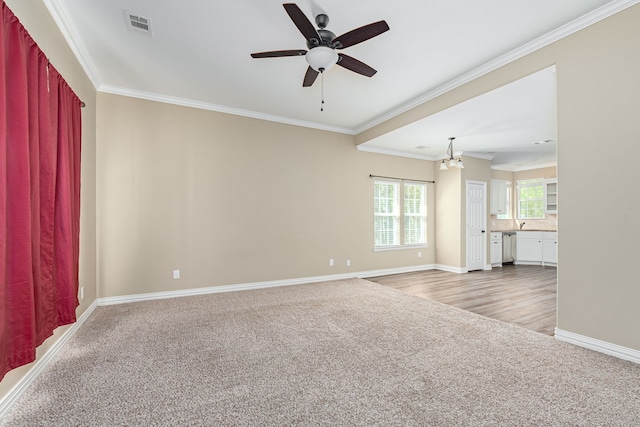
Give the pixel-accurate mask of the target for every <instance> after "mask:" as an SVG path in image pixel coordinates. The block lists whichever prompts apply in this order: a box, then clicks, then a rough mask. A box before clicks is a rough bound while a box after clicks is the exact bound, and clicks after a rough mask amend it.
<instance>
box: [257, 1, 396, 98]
mask: <svg viewBox="0 0 640 427" xmlns="http://www.w3.org/2000/svg"><path fill="white" fill-rule="evenodd" d="M282 6H283V7H284V9H285V10H286V12H287V14H289V17H290V18H291V20H292V21H293V23H294V24H295V26H296V27H297V28H298V30H299V31H300V33H302V35H303V36H304V38H305V40H306V43H307V48H308V49H309V50H308V51H304V50H276V51H269V52H257V53H252V54H251V57H253V58H278V57H284V56H302V55H305V58H306V60H307V63H308V64H309V67H308V68H307V72H306V74H305V76H304V79H303V81H302V86H303V87H309V86H311V85H313V83H314V82H315V80H316V78H317V77H318V74H320V73H324V72H325V71H328V70H329V69H330V68H331V67H333V66H334V65H335V64H338V65H340V66H341V67H343V68H346V69H347V70H350V71H353V72H355V73H358V74H362V75H363V76H367V77H372V76H373V75H374V74H375V73H376V70H375V69H373V68H371V67H370V66H368V65H367V64H365V63H363V62H361V61H359V60H357V59H355V58H352V57H350V56H348V55H345V54H343V53H337V52H336V49H338V50H340V49H345V48H347V47H350V46H353V45H356V44H358V43H362V42H364V41H367V40H369V39H371V38H373V37H376V36H378V35H380V34H382V33H384V32H385V31H388V30H389V25H387V23H386V22H385V21H378V22H374V23H371V24H368V25H365V26H362V27H359V28H356V29H355V30H351V31H349V32H347V33H344V34H342V35H340V36H338V37H336V35H335V34H334V33H333V32H331V31H329V30H327V29H326V26H327V25H328V24H329V17H328V16H327V15H326V14H324V13H321V14H319V15H318V16H316V18H315V22H316V25H317V26H318V29H316V28H315V27H314V26H313V24H312V23H311V21H309V19H308V18H307V17H306V15H305V14H304V13H303V12H302V10H301V9H300V8H299V7H298V5H296V4H295V3H284V4H283V5H282Z"/></svg>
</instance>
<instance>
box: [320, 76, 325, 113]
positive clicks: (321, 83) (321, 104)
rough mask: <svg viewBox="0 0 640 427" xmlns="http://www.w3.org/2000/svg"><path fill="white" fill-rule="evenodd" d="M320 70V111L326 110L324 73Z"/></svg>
mask: <svg viewBox="0 0 640 427" xmlns="http://www.w3.org/2000/svg"><path fill="white" fill-rule="evenodd" d="M322 71H323V70H320V98H321V101H322V102H320V111H324V73H323V72H322Z"/></svg>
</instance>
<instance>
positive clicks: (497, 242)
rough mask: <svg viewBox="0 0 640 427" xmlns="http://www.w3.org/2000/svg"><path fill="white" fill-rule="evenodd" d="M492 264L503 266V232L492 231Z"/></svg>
mask: <svg viewBox="0 0 640 427" xmlns="http://www.w3.org/2000/svg"><path fill="white" fill-rule="evenodd" d="M491 265H492V266H494V267H502V232H491Z"/></svg>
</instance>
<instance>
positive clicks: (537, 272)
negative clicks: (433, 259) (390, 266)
mask: <svg viewBox="0 0 640 427" xmlns="http://www.w3.org/2000/svg"><path fill="white" fill-rule="evenodd" d="M367 280H370V281H372V282H376V283H379V284H381V285H384V286H389V287H391V288H395V289H398V290H400V291H402V292H406V293H408V294H411V295H415V296H419V297H423V298H427V299H431V300H435V301H439V302H441V303H444V304H449V305H452V306H455V307H458V308H461V309H464V310H468V311H472V312H474V313H478V314H481V315H483V316H487V317H491V318H494V319H499V320H502V321H504V322H509V323H514V324H516V325H520V326H522V327H524V328H527V329H532V330H534V331H537V332H541V333H543V334H547V335H553V333H554V329H555V326H556V286H557V273H556V268H555V267H541V266H530V265H505V266H504V267H502V268H494V269H493V270H490V271H472V272H469V273H466V274H458V273H449V272H446V271H440V270H428V271H420V272H415V273H403V274H394V275H389V276H378V277H368V278H367Z"/></svg>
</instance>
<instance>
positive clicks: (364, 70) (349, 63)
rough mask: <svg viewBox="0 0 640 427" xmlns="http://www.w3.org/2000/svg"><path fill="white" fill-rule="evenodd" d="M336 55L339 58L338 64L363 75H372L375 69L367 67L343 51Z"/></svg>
mask: <svg viewBox="0 0 640 427" xmlns="http://www.w3.org/2000/svg"><path fill="white" fill-rule="evenodd" d="M338 56H339V57H340V59H339V60H338V65H340V66H341V67H344V68H346V69H347V70H351V71H353V72H355V73H358V74H362V75H363V76H367V77H372V76H373V75H374V74H375V73H377V71H376V70H374V69H373V68H371V67H369V66H368V65H367V64H365V63H364V62H360V61H358V60H357V59H355V58H352V57H350V56H349V55H345V54H344V53H339V54H338Z"/></svg>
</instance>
